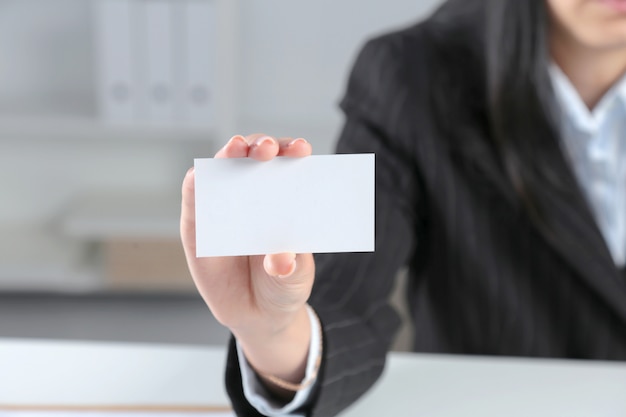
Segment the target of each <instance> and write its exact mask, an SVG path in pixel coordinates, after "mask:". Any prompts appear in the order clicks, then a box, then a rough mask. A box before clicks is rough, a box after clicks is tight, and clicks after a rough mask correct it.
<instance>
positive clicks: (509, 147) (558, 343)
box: [181, 0, 626, 416]
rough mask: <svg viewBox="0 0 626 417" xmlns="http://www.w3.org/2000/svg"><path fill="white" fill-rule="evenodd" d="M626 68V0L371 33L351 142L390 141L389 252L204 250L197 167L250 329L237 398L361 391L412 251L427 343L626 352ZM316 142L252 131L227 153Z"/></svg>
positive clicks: (189, 233) (526, 7)
mask: <svg viewBox="0 0 626 417" xmlns="http://www.w3.org/2000/svg"><path fill="white" fill-rule="evenodd" d="M625 72H626V1H624V0H525V1H520V0H458V1H457V0H451V1H449V2H447V3H446V4H445V5H444V6H443V7H442V8H441V9H440V10H439V11H438V12H437V13H436V14H435V15H434V16H433V17H431V18H430V19H429V20H428V21H426V22H425V23H422V24H418V25H416V26H414V27H410V28H408V29H405V30H402V31H400V32H396V33H392V34H389V35H386V36H383V37H380V38H378V39H375V40H373V41H370V42H369V43H368V44H367V45H366V46H365V47H364V49H363V50H362V52H361V54H360V56H359V58H358V60H357V62H356V64H355V66H354V69H353V72H352V75H351V78H350V81H349V84H348V89H347V93H346V95H345V98H344V100H343V101H342V103H341V105H342V109H343V110H344V112H345V114H346V123H345V127H344V129H343V132H342V134H341V137H340V140H339V143H338V152H340V153H358V152H375V153H376V163H377V178H376V186H377V190H376V193H377V202H376V213H377V214H376V220H377V222H376V252H375V253H369V254H332V255H322V256H316V257H315V259H314V258H313V256H311V255H310V254H298V255H294V254H277V255H268V256H265V257H263V256H260V257H249V258H248V257H240V258H205V259H196V258H195V250H194V240H195V223H194V201H193V198H194V197H193V187H194V176H193V171H190V172H189V173H188V175H187V176H186V178H185V180H184V184H183V210H182V219H181V231H182V239H183V243H184V246H185V250H186V253H187V257H188V262H189V266H190V269H191V272H192V275H193V277H194V279H195V282H196V284H197V286H198V289H199V291H200V293H201V294H202V296H203V297H204V299H205V300H206V302H207V304H208V305H209V307H210V308H211V310H212V311H213V313H214V315H215V316H216V317H217V319H218V320H219V321H220V322H221V323H222V324H224V325H225V326H227V327H229V329H230V330H231V331H232V333H233V335H234V336H235V339H236V343H235V342H233V343H232V344H231V352H230V357H229V362H228V369H227V385H228V390H229V393H230V395H231V398H232V399H233V404H234V408H235V410H236V411H237V413H238V414H239V415H260V414H259V412H261V413H264V414H271V415H285V414H289V413H292V414H293V413H295V414H298V413H299V414H300V415H304V414H306V415H314V416H326V415H334V414H336V413H337V412H339V411H340V410H342V409H343V408H345V407H346V406H348V405H349V404H350V403H351V402H353V401H354V400H355V399H356V398H358V397H359V396H360V395H361V394H363V392H365V391H366V390H367V389H368V388H369V387H370V386H371V385H372V384H373V382H374V381H375V380H376V378H377V377H378V376H379V375H380V373H381V371H382V368H383V365H384V358H385V354H386V352H387V349H388V347H389V345H390V343H391V340H392V337H393V335H394V332H395V330H396V328H397V327H398V321H399V320H398V316H397V315H396V313H395V312H394V311H393V309H392V308H391V307H390V306H389V304H388V303H387V296H388V294H389V292H390V290H391V288H392V286H393V277H394V276H395V275H396V272H397V271H398V269H400V268H401V267H403V266H408V268H409V277H410V289H409V292H408V294H407V297H408V300H409V304H410V307H411V312H412V317H413V322H414V323H413V324H414V327H415V341H414V349H415V351H419V352H450V353H465V354H489V355H513V356H531V357H563V358H588V359H609V360H625V359H626V273H625V272H624V264H625V257H626V219H625V217H626V197H625V194H626V166H625V164H624V162H623V161H624V160H625V158H626V81H625V79H624V73H625ZM310 153H311V147H310V145H309V144H308V143H307V142H306V141H304V140H302V139H296V140H291V139H275V138H272V137H268V136H265V135H252V136H248V137H246V138H244V137H240V136H236V137H234V138H233V139H231V141H230V142H228V144H226V145H225V147H224V148H223V149H221V150H220V151H219V152H218V154H217V155H216V156H217V157H220V158H236V157H251V158H255V159H258V160H260V161H265V160H269V159H271V158H273V157H274V156H276V155H284V156H291V157H303V156H306V155H309V154H310ZM264 186H266V187H280V184H264ZM288 195H289V194H288V190H285V198H288ZM252 212H253V211H252V209H251V213H252ZM258 220H259V221H263V219H258ZM314 277H315V280H314ZM314 281H315V284H314V285H313V282H314ZM311 291H312V294H311V295H310V293H311ZM309 295H310V297H309ZM307 300H308V304H309V305H310V306H311V307H312V308H308V307H307ZM318 318H319V320H318ZM318 325H321V329H320V328H318ZM320 337H321V339H322V340H323V343H322V345H321V346H320ZM318 354H319V355H320V358H321V364H320V365H319V367H318V366H317V365H318V362H316V360H315V359H316V356H317V355H318ZM318 368H319V369H318ZM253 370H254V371H253ZM255 374H256V375H257V376H258V378H259V379H260V380H261V381H263V383H262V385H259V384H258V383H256V380H257V378H256V377H255V376H254V375H255ZM416 378H419V375H416ZM242 379H243V380H242ZM244 391H245V392H244ZM259 396H264V397H265V399H262V398H259ZM290 401H291V402H290ZM282 406H284V408H282V409H281V408H280V407H282ZM272 407H274V408H272Z"/></svg>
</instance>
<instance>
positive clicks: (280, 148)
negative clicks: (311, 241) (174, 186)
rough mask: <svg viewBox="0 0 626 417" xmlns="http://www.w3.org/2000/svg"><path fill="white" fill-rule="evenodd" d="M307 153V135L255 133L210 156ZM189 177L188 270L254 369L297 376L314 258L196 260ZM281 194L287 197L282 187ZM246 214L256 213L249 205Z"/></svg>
mask: <svg viewBox="0 0 626 417" xmlns="http://www.w3.org/2000/svg"><path fill="white" fill-rule="evenodd" d="M311 151H312V149H311V145H310V144H309V143H308V142H307V141H305V140H304V139H300V138H298V139H292V138H279V139H277V138H274V137H270V136H267V135H263V134H255V135H250V136H247V137H243V136H235V137H233V138H232V139H231V140H230V141H229V142H228V143H227V144H226V145H225V146H224V147H223V148H222V149H221V150H220V151H219V152H217V154H216V155H215V157H216V158H245V157H248V158H253V159H256V160H258V161H269V160H271V159H272V158H274V157H276V156H285V157H293V158H301V157H305V156H308V155H311ZM194 183H195V181H194V171H193V169H190V170H189V171H188V173H187V175H186V176H185V179H184V181H183V187H182V209H181V222H180V228H181V238H182V242H183V247H184V249H185V254H186V257H187V263H188V265H189V270H190V271H191V275H192V277H193V279H194V281H195V284H196V286H197V287H198V290H199V291H200V294H201V295H202V297H203V298H204V300H205V302H206V303H207V305H208V306H209V308H210V309H211V311H212V312H213V315H214V316H215V317H216V319H217V320H218V321H219V322H220V323H221V324H223V325H224V326H226V327H228V328H229V329H230V330H231V332H232V333H233V334H234V335H235V337H236V338H237V339H238V341H239V343H240V345H241V346H242V347H243V349H244V352H245V354H246V357H247V359H248V360H249V361H250V363H251V364H252V366H253V367H254V368H255V369H257V370H258V371H260V372H261V373H267V374H271V375H274V376H278V377H279V378H283V379H287V380H290V381H293V382H298V381H299V380H301V379H302V377H303V375H304V367H305V363H306V357H307V352H308V346H309V343H310V333H311V329H310V324H309V319H308V315H307V311H306V301H307V299H308V298H309V295H310V293H311V288H312V286H313V278H314V275H315V264H314V262H313V256H312V255H311V254H298V255H296V254H293V253H282V254H268V255H265V256H238V257H214V258H196V224H195V194H194V193H195V190H194ZM258 186H259V187H281V184H258ZM284 198H285V199H288V198H290V197H289V190H287V189H286V190H285V194H284ZM249 213H250V216H254V215H255V211H254V207H250V211H249ZM256 220H257V221H259V222H262V221H264V220H263V219H262V218H259V219H256Z"/></svg>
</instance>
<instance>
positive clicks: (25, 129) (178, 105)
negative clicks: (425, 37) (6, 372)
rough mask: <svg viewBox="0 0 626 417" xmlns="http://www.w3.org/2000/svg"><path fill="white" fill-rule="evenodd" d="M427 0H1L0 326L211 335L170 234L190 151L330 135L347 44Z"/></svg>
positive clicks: (408, 16)
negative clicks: (268, 137) (234, 139)
mask: <svg viewBox="0 0 626 417" xmlns="http://www.w3.org/2000/svg"><path fill="white" fill-rule="evenodd" d="M440 2H441V0H387V1H379V0H316V1H294V0H262V1H256V0H89V1H85V0H0V192H1V194H0V195H1V198H2V200H1V204H0V337H46V338H74V339H98V340H103V339H104V340H129V341H145V342H167V343H200V344H205V343H224V341H225V340H226V337H227V334H226V331H224V330H223V329H221V328H220V327H219V326H218V325H217V324H216V323H215V321H214V320H213V319H212V317H211V315H210V313H209V311H208V309H207V308H206V306H205V305H204V303H203V302H202V300H201V299H200V298H199V296H198V295H197V293H196V292H195V290H194V287H193V284H192V281H191V278H190V276H189V273H188V272H187V269H186V266H185V261H184V258H183V254H182V249H181V247H180V243H179V238H178V215H179V203H180V198H179V195H180V194H179V186H180V182H181V180H182V177H183V175H184V173H185V172H186V170H187V168H188V167H189V166H191V165H192V159H193V158H194V157H209V156H212V155H213V153H214V152H215V151H216V150H217V149H218V148H219V146H220V145H221V144H223V143H225V142H226V141H227V140H228V138H229V137H230V136H232V135H233V134H235V133H244V134H245V133H252V132H256V131H263V132H266V133H270V134H274V135H289V136H303V137H306V138H307V139H309V140H310V142H312V144H313V146H314V150H315V152H316V153H322V154H324V153H331V152H332V149H333V144H334V141H335V139H336V137H337V134H338V131H339V129H340V126H341V122H342V117H341V113H340V112H339V110H338V107H337V103H338V101H339V99H340V97H341V95H342V93H343V90H344V88H345V82H346V78H347V75H348V71H349V68H350V66H351V64H352V62H353V61H354V59H355V57H356V53H357V52H358V50H359V48H360V46H361V45H362V44H363V42H364V41H365V40H366V39H368V38H370V37H372V36H375V35H377V34H379V33H383V32H385V31H388V30H391V29H394V28H397V27H402V26H405V25H407V24H410V23H412V22H415V21H417V20H418V19H420V18H423V17H425V16H427V15H428V13H429V12H430V11H431V10H432V9H433V8H434V7H435V6H436V5H437V4H438V3H440ZM399 291H400V292H401V289H399Z"/></svg>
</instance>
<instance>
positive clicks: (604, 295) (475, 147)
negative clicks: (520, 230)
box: [448, 129, 626, 322]
mask: <svg viewBox="0 0 626 417" xmlns="http://www.w3.org/2000/svg"><path fill="white" fill-rule="evenodd" d="M462 136H463V140H462V141H458V142H456V143H455V144H454V146H450V147H449V149H448V150H449V152H450V156H451V158H452V160H453V161H455V163H456V164H457V165H458V166H462V167H463V169H464V170H465V171H466V172H468V173H471V175H473V176H475V177H477V178H479V179H480V181H484V182H485V184H489V186H491V187H493V189H494V190H496V191H497V192H498V193H500V194H501V195H502V197H503V198H505V199H507V200H509V201H513V200H517V202H514V204H519V197H517V196H516V195H515V193H514V192H513V189H512V187H511V185H510V182H509V181H508V180H507V178H506V176H505V175H504V173H503V172H502V169H501V168H500V167H499V165H498V164H497V162H496V158H495V157H494V155H493V153H492V152H491V151H490V149H489V148H488V147H487V145H486V144H485V140H484V137H481V136H482V135H480V134H479V132H476V131H475V130H472V129H468V130H467V131H465V132H463V135H462ZM542 152H543V156H544V157H545V161H547V162H546V164H550V167H551V171H550V172H551V175H550V178H548V179H547V181H545V182H544V183H542V184H541V185H540V186H539V188H538V189H536V190H534V191H535V195H534V196H533V201H534V203H535V205H536V207H537V208H538V212H539V218H537V217H536V216H531V218H532V219H533V222H534V223H535V226H536V227H537V229H538V230H539V231H540V233H541V235H542V236H543V237H544V238H545V239H546V241H547V242H548V243H549V245H550V246H551V247H553V248H554V249H555V250H556V252H557V253H558V254H559V255H560V256H561V257H562V258H563V259H564V260H565V261H566V262H567V263H568V264H569V265H571V266H572V268H573V270H574V271H575V272H576V274H575V275H576V277H577V278H578V279H580V280H581V281H582V283H583V284H584V285H585V286H587V287H588V288H589V290H590V291H593V292H594V293H595V294H597V295H598V296H599V297H600V298H601V299H603V300H604V301H605V302H606V303H607V305H609V306H610V307H611V308H612V309H613V310H614V311H615V312H617V314H618V315H619V316H620V317H621V318H622V320H623V321H624V322H626V281H625V280H624V279H623V277H622V276H621V274H620V272H619V270H618V269H617V267H616V266H615V263H614V262H613V258H612V256H611V254H610V252H609V249H608V247H607V245H606V242H605V241H604V237H603V236H602V234H601V232H600V229H599V228H598V226H597V224H596V221H595V218H594V217H593V214H592V211H591V209H590V207H589V205H588V203H587V200H586V198H585V197H584V195H583V194H582V191H581V189H580V187H579V185H578V182H577V180H576V178H575V176H574V173H573V171H572V169H571V168H570V166H569V164H568V162H567V161H566V159H565V157H564V155H563V152H562V151H561V148H560V146H559V143H558V140H557V139H556V138H555V139H553V140H549V141H546V146H545V149H543V150H542ZM558 278H559V277H555V279H558Z"/></svg>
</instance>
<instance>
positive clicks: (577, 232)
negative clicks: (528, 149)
mask: <svg viewBox="0 0 626 417" xmlns="http://www.w3.org/2000/svg"><path fill="white" fill-rule="evenodd" d="M544 152H546V154H545V157H546V161H551V162H550V163H551V168H552V170H551V173H552V175H551V178H548V179H547V181H545V183H543V184H541V186H540V187H539V188H538V189H537V190H535V192H536V194H535V196H534V200H535V204H536V205H537V207H538V211H539V216H540V219H541V218H542V219H544V223H545V225H544V224H542V223H541V220H539V219H536V218H535V219H533V221H534V222H535V223H536V226H537V228H538V229H539V230H540V231H541V233H542V235H543V236H544V237H545V239H546V240H547V241H548V243H549V244H550V245H551V246H552V247H553V248H554V249H555V250H556V251H557V252H558V253H559V254H560V255H561V256H562V257H563V259H565V261H567V262H568V263H569V264H570V265H571V266H572V267H573V268H574V269H575V271H576V272H577V274H576V276H577V277H578V278H579V279H580V280H581V281H582V282H583V284H584V285H586V286H587V287H588V288H589V289H590V290H591V291H593V292H595V293H596V294H597V295H598V296H599V297H601V298H602V299H603V300H604V301H605V302H606V303H607V305H609V306H611V307H612V308H613V310H614V311H615V312H617V313H618V315H619V316H620V317H621V318H622V320H624V322H626V282H624V280H623V279H622V277H621V274H620V273H619V270H618V269H617V267H616V266H615V263H614V261H613V258H612V256H611V253H610V252H609V249H608V247H607V245H606V242H605V240H604V237H603V236H602V234H601V232H600V229H599V228H598V226H597V223H596V221H595V218H594V216H593V214H592V211H591V208H590V207H589V204H588V202H587V200H586V198H585V197H584V195H583V193H582V191H581V189H580V187H579V185H578V182H577V180H576V178H575V176H574V173H573V171H572V169H571V167H570V166H569V164H568V162H567V161H566V159H565V157H564V155H563V152H562V151H561V148H560V146H559V144H558V141H557V140H552V141H549V143H548V144H547V146H546V149H545V150H544ZM555 279H558V277H555Z"/></svg>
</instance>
